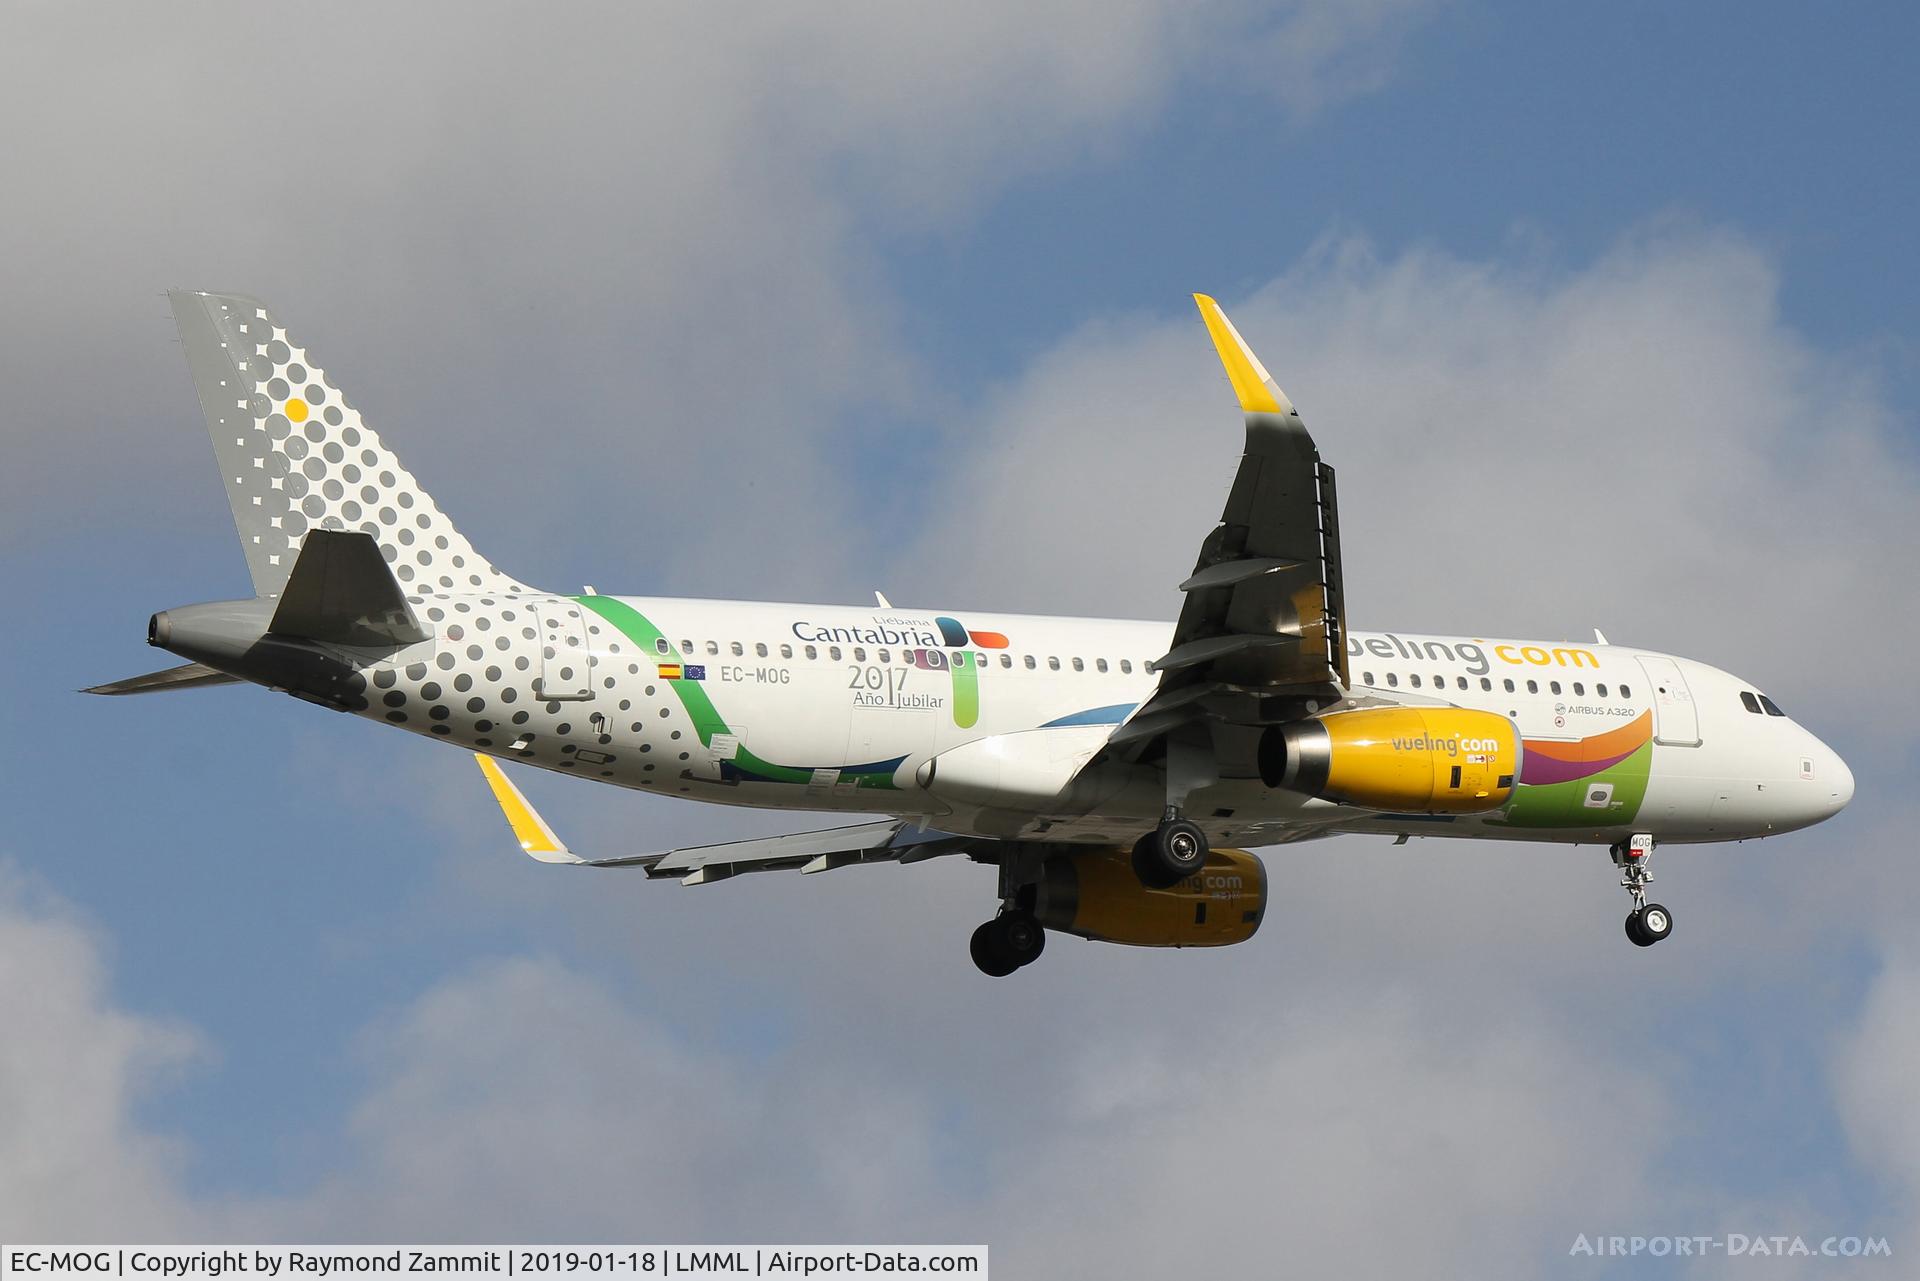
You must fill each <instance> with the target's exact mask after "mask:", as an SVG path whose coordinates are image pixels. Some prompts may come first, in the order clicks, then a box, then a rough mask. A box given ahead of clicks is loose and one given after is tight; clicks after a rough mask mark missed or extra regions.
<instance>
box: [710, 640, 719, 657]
mask: <svg viewBox="0 0 1920 1281" xmlns="http://www.w3.org/2000/svg"><path fill="white" fill-rule="evenodd" d="M719 654H720V642H719V641H708V642H707V657H709V658H717V657H718V656H719Z"/></svg>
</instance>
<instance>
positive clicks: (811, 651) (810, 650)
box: [805, 645, 820, 658]
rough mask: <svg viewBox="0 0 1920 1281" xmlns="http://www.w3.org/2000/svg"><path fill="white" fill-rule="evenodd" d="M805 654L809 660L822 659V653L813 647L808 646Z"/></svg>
mask: <svg viewBox="0 0 1920 1281" xmlns="http://www.w3.org/2000/svg"><path fill="white" fill-rule="evenodd" d="M805 653H806V655H807V657H808V658H818V657H820V651H819V650H818V649H815V648H814V647H813V646H812V645H809V646H807V648H806V651H805Z"/></svg>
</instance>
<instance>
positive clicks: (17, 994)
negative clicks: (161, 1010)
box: [0, 865, 201, 1241]
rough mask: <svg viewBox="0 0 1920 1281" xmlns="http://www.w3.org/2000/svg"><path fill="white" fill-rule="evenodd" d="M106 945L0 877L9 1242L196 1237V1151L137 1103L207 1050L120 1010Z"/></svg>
mask: <svg viewBox="0 0 1920 1281" xmlns="http://www.w3.org/2000/svg"><path fill="white" fill-rule="evenodd" d="M106 969H107V967H106V966H105V965H104V964H103V963H102V959H101V956H100V942H99V939H98V937H97V935H96V934H95V933H94V932H93V931H92V930H90V929H89V928H88V927H87V926H85V925H84V924H82V923H81V922H79V921H78V920H76V919H75V918H74V916H73V915H72V913H71V912H70V911H68V910H66V909H65V908H64V907H63V906H61V905H60V904H58V903H56V902H54V901H52V900H50V899H48V898H47V897H46V896H45V895H44V894H42V893H40V892H38V891H36V890H34V889H33V888H32V887H31V886H30V885H29V884H28V883H27V882H26V881H24V880H23V879H22V878H21V877H20V876H19V875H18V874H17V873H16V872H14V871H13V870H12V869H10V868H8V867H6V866H4V865H0V1236H5V1237H6V1238H7V1239H8V1240H12V1241H19V1240H29V1239H30V1240H37V1241H60V1240H96V1239H99V1234H100V1233H101V1231H102V1230H103V1229H106V1228H111V1229H112V1230H113V1231H115V1232H118V1233H124V1234H126V1235H127V1236H130V1237H144V1238H148V1239H152V1238H155V1237H166V1236H175V1235H181V1234H191V1233H192V1232H193V1231H194V1230H195V1229H194V1225H195V1224H197V1223H199V1222H201V1220H200V1219H199V1218H198V1216H197V1214H196V1212H195V1211H194V1208H193V1206H192V1204H191V1202H190V1200H189V1199H188V1198H187V1197H186V1196H184V1195H183V1194H182V1191H181V1187H180V1178H181V1175H182V1173H183V1170H184V1168H185V1160H184V1158H185V1156H186V1155H187V1154H186V1151H185V1150H184V1149H183V1147H182V1146H181V1145H179V1144H177V1143H175V1142H172V1141H169V1140H168V1139H166V1138H164V1137H162V1136H159V1135H156V1134H154V1133H153V1132H151V1131H150V1130H148V1129H146V1128H145V1127H143V1126H142V1125H141V1123H140V1121H139V1119H138V1113H137V1109H138V1105H139V1104H140V1103H141V1101H142V1100H143V1098H145V1097H146V1096H147V1095H148V1094H150V1093H151V1092H152V1091H153V1089H154V1088H155V1087H156V1086H158V1085H161V1084H164V1083H165V1082H166V1081H167V1080H168V1079H169V1078H170V1077H171V1076H172V1075H173V1074H174V1073H176V1072H177V1071H179V1070H180V1069H182V1068H183V1067H185V1066H186V1065H187V1064H189V1063H190V1062H192V1061H193V1060H194V1059H195V1058H196V1057H197V1056H198V1055H199V1054H200V1052H201V1048H200V1044H199V1042H198V1040H197V1039H196V1038H195V1037H194V1036H193V1035H192V1034H191V1033H189V1032H188V1031H187V1030H185V1029H183V1028H181V1027H178V1026H176V1025H173V1024H171V1023H167V1022H165V1021H162V1020H158V1019H154V1018H150V1017H145V1016H142V1015H137V1014H131V1013H128V1012H127V1011H125V1010H123V1009H121V1008H119V1006H118V1005H117V1003H116V1002H115V1001H114V999H113V997H112V995H111V993H110V992H109V991H108V980H107V974H106Z"/></svg>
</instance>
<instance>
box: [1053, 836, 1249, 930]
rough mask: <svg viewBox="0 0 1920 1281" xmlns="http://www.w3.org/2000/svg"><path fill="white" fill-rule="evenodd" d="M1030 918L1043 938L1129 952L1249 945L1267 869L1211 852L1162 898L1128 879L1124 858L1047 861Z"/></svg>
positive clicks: (1108, 853) (1101, 855)
mask: <svg viewBox="0 0 1920 1281" xmlns="http://www.w3.org/2000/svg"><path fill="white" fill-rule="evenodd" d="M1035 890H1036V897H1035V901H1034V915H1035V916H1036V917H1038V918H1039V920H1040V923H1041V924H1042V925H1044V926H1046V927H1047V928H1048V929H1050V930H1059V931H1060V932H1061V933H1063V934H1078V935H1079V936H1080V937H1081V938H1087V939H1098V940H1100V941H1101V942H1103V943H1126V944H1129V945H1131V946H1133V947H1225V946H1226V945H1227V944H1229V943H1241V942H1244V941H1246V940H1247V939H1250V938H1252V937H1253V933H1254V931H1255V930H1257V929H1259V928H1260V918H1261V916H1262V915H1264V914H1265V912H1266V907H1267V869H1266V866H1265V865H1264V864H1262V863H1261V862H1260V860H1259V859H1258V858H1255V857H1254V856H1253V855H1251V854H1249V853H1247V852H1246V851H1245V850H1214V851H1212V852H1211V853H1209V854H1208V855H1207V862H1206V866H1205V867H1204V868H1202V869H1201V870H1200V871H1199V872H1198V873H1196V874H1195V875H1193V876H1189V877H1188V878H1187V879H1186V880H1184V881H1181V882H1179V883H1178V884H1176V885H1172V886H1169V887H1168V888H1166V889H1164V890H1150V889H1148V888H1147V887H1146V886H1144V885H1142V884H1141V883H1140V879H1139V878H1138V877H1137V876H1135V875H1134V874H1133V863H1132V860H1131V859H1130V858H1129V856H1128V854H1127V852H1126V851H1124V850H1088V851H1086V852H1084V853H1078V854H1072V855H1060V856H1056V857H1054V858H1050V859H1048V860H1047V861H1046V863H1045V865H1044V866H1043V867H1042V868H1041V875H1040V883H1039V884H1038V885H1037V886H1036V887H1035Z"/></svg>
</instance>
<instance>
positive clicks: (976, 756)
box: [361, 594, 1853, 845]
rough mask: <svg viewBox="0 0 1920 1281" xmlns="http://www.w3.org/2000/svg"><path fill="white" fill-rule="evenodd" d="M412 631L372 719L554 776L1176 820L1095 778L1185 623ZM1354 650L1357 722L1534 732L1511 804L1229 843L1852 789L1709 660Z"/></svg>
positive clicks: (1230, 813) (935, 813)
mask: <svg viewBox="0 0 1920 1281" xmlns="http://www.w3.org/2000/svg"><path fill="white" fill-rule="evenodd" d="M415 609H416V610H417V612H418V613H419V614H420V616H421V618H422V621H423V622H424V623H425V624H426V626H427V627H429V628H430V629H431V631H432V632H433V636H432V638H431V639H429V640H427V641H424V642H420V643H418V644H415V645H413V646H410V647H409V648H407V649H405V650H402V651H400V652H399V653H397V654H393V655H390V656H386V657H384V658H382V659H381V660H379V661H378V662H366V661H364V660H363V661H362V663H361V667H362V672H363V675H364V676H365V677H366V679H367V681H368V688H367V690H366V697H367V699H368V701H369V704H370V706H369V708H368V710H367V711H366V712H364V713H363V714H364V715H367V716H369V717H373V718H377V719H382V720H385V721H388V722H390V723H393V724H397V725H400V726H402V727H404V728H407V729H410V730H413V731H415V732H418V733H423V734H431V735H434V736H436V737H441V738H446V739H449V740H451V741H453V742H456V743H459V744H461V745H463V746H466V747H469V748H473V749H476V750H479V751H483V752H491V753H493V754H496V755H500V756H502V757H509V758H514V759H520V760H524V761H526V762H527V763H529V764H533V765H538V766H541V767H543V768H546V769H552V770H558V771H563V772H567V773H572V774H575V775H578V776H581V777H585V778H591V779H595V780H598V781H601V782H608V783H614V784H617V785H619V786H623V787H632V788H638V789H642V790H647V791H654V792H659V793H662V794H666V795H672V796H685V797H690V798H693V799H697V800H705V801H717V802H722V803H726V804H735V805H752V806H764V807H769V808H783V809H802V810H842V811H857V812H871V813H886V814H896V815H916V816H923V817H925V818H926V819H927V821H928V822H929V823H930V824H931V825H933V826H937V827H939V828H941V829H943V830H947V831H953V832H957V833H967V834H977V835H983V836H996V837H1018V838H1022V839H1029V840H1048V841H1070V842H1087V843H1106V844H1114V843H1128V842H1131V841H1132V840H1133V839H1134V838H1135V837H1136V836H1137V835H1138V834H1139V833H1141V832H1143V831H1145V830H1147V829H1149V828H1151V827H1152V826H1153V824H1154V822H1155V821H1156V820H1157V819H1158V818H1159V816H1160V813H1161V809H1162V805H1163V802H1164V784H1163V783H1162V782H1161V781H1160V780H1159V778H1158V775H1157V772H1156V771H1154V770H1153V769H1151V768H1149V767H1141V766H1133V767H1125V766H1115V767H1113V768H1111V769H1107V770H1105V771H1104V772H1102V771H1099V770H1096V771H1091V772H1088V773H1087V774H1082V772H1081V767H1082V766H1083V765H1084V764H1085V763H1086V762H1087V761H1088V760H1089V759H1090V758H1092V757H1093V756H1094V754H1095V753H1096V752H1097V751H1098V750H1099V748H1100V747H1101V745H1102V744H1103V743H1104V742H1105V740H1106V738H1107V737H1108V735H1109V734H1111V733H1112V731H1113V729H1114V727H1115V726H1116V725H1118V724H1120V723H1121V722H1122V721H1124V720H1125V718H1126V717H1127V716H1128V715H1130V714H1131V713H1132V712H1133V710H1134V708H1135V707H1136V706H1138V705H1139V704H1140V703H1141V702H1142V701H1143V700H1145V699H1146V698H1147V697H1148V696H1149V695H1150V694H1151V693H1152V692H1153V690H1154V688H1155V686H1156V685H1157V683H1158V680H1159V678H1158V676H1157V675H1156V674H1155V673H1154V672H1153V671H1152V670H1151V669H1150V667H1149V664H1150V663H1151V662H1152V661H1153V660H1154V659H1156V658H1158V657H1160V655H1161V654H1162V653H1164V652H1165V650H1166V648H1167V645H1168V640H1169V637H1170V636H1171V634H1172V628H1171V626H1170V625H1169V624H1164V623H1147V622H1132V621H1122V620H1110V619H1077V618H1051V617H1043V616H1031V615H989V614H978V613H971V612H958V613H952V614H941V613H936V612H931V611H922V610H901V609H882V608H867V609H860V608H847V607H842V606H825V605H783V604H759V603H745V602H732V601H703V600H674V599H652V598H637V597H607V596H584V597H557V596H528V595H498V594H497V595H485V596H483V595H471V596H426V597H423V598H421V599H420V603H419V604H418V605H416V606H415ZM1348 655H1349V658H1348V662H1349V676H1350V682H1351V688H1350V691H1349V692H1350V695H1351V704H1352V705H1354V706H1364V705H1367V704H1368V703H1369V702H1372V701H1390V702H1396V703H1412V704H1423V703H1424V704H1444V705H1453V706H1459V707H1466V708H1474V709H1480V710H1484V711H1490V712H1494V713H1497V714H1499V715H1502V716H1506V717H1510V718H1511V719H1512V720H1513V721H1514V723H1515V724H1516V725H1517V726H1518V727H1519V730H1520V733H1521V735H1522V737H1523V738H1524V740H1525V743H1526V749H1527V755H1526V763H1525V765H1524V768H1523V772H1522V775H1521V778H1520V784H1521V785H1520V786H1519V787H1518V788H1516V789H1515V795H1514V798H1513V799H1512V800H1511V801H1510V802H1509V803H1508V804H1507V805H1505V806H1503V807H1502V808H1501V809H1500V810H1498V811H1495V812H1492V813H1489V814H1484V815H1475V816H1460V817H1443V818H1433V817H1423V816H1414V815H1402V814H1379V813H1373V812H1369V811H1365V810H1357V809H1353V808H1350V807H1346V806H1341V805H1336V804H1333V803H1331V802H1327V801H1322V800H1313V799H1309V798H1306V797H1302V796H1299V795H1296V794H1291V793H1288V792H1285V791H1281V790H1276V789H1270V788H1268V787H1266V786H1264V785H1263V784H1262V783H1261V782H1260V781H1259V780H1258V779H1238V778H1230V779H1223V780H1221V781H1219V782H1216V783H1213V784H1211V785H1208V786H1205V787H1203V788H1201V789H1199V790H1197V791H1195V792H1194V793H1192V794H1191V795H1190V796H1189V797H1188V800H1187V805H1186V812H1187V813H1188V815H1189V816H1190V817H1192V818H1193V819H1194V820H1195V821H1197V822H1199V823H1200V824H1201V825H1202V826H1204V827H1205V828H1206V829H1207V831H1208V835H1209V837H1210V838H1211V839H1213V840H1216V841H1220V842H1230V843H1238V844H1243V845H1258V844H1263V843H1272V842H1277V841H1284V840H1288V839H1297V838H1298V837H1300V836H1304V835H1311V834H1317V833H1319V832H1322V831H1336V830H1338V831H1373V832H1388V833H1412V834H1416V835H1436V836H1438V835H1457V836H1481V837H1507V838H1517V839H1528V840H1552V841H1562V842H1581V843H1587V842H1607V843H1610V842H1613V841H1617V840H1620V839H1623V838H1624V837H1625V836H1627V835H1629V834H1631V833H1634V832H1647V833H1652V834H1654V835H1656V836H1657V837H1658V838H1659V839H1661V840H1662V841H1703V840H1704V841H1715V840H1736V839H1744V838H1748V837H1758V836H1767V835H1772V834H1774V833H1777V832H1783V831H1790V830H1793V829H1795V828H1799V827H1804V826H1807V825H1808V824H1811V823H1815V822H1818V821H1820V820H1821V819H1823V818H1826V817H1828V816H1829V815H1831V814H1832V813H1834V812H1836V811H1837V810H1838V809H1839V808H1840V807H1842V806H1843V805H1845V804H1846V801H1847V800H1848V799H1849V798H1850V797H1851V795H1852V790H1853V780H1852V776H1851V775H1850V774H1849V773H1848V771H1847V767H1846V765H1845V764H1844V763H1843V762H1842V761H1841V760H1840V758H1839V757H1838V756H1837V755H1836V754H1834V753H1833V752H1832V751H1831V750H1830V749H1829V748H1827V747H1826V746H1825V745H1824V744H1823V743H1821V742H1820V741H1819V740H1818V739H1817V738H1815V737H1814V736H1813V735H1812V734H1811V733H1809V732H1808V731H1806V730H1805V729H1803V728H1801V727H1800V726H1799V725H1797V724H1796V723H1794V722H1793V721H1792V720H1791V719H1789V718H1787V717H1785V716H1781V715H1774V714H1769V713H1767V712H1765V711H1757V710H1749V703H1750V702H1751V703H1752V704H1753V705H1756V706H1757V704H1758V692H1757V690H1756V689H1755V687H1753V686H1751V685H1748V684H1747V683H1745V682H1743V681H1741V680H1739V679H1738V678H1736V677H1734V676H1732V675H1730V674H1728V673H1726V672H1723V671H1720V670H1719V669H1717V668H1713V667H1709V666H1707V665H1705V664H1703V663H1697V662H1693V661H1691V660H1688V659H1681V658H1674V657H1671V656H1668V655H1663V654H1659V653H1657V652H1654V651H1648V650H1639V649H1632V648H1623V647H1620V646H1608V645H1599V644H1591V645H1570V644H1566V643H1564V642H1538V641H1505V640H1500V639H1488V638H1469V637H1446V636H1415V635H1411V634H1405V633H1366V632H1356V633H1353V634H1352V635H1351V636H1350V637H1349V639H1348ZM1743 694H1744V695H1748V696H1750V699H1748V698H1743ZM936 758H940V759H943V760H951V761H954V762H955V763H956V765H958V764H959V763H961V762H964V763H965V764H966V766H967V768H968V769H969V770H970V771H971V772H972V773H971V776H972V777H980V776H982V775H981V771H982V769H984V770H985V771H986V775H985V776H987V777H990V778H993V779H996V780H1003V782H1004V787H1003V790H1002V791H1001V792H1000V793H997V794H994V795H984V794H979V793H977V792H961V793H958V794H956V793H954V792H947V793H946V794H944V795H943V794H942V787H941V784H940V783H939V782H935V783H934V784H933V785H932V786H931V787H929V786H927V785H925V784H926V781H927V779H928V777H929V771H928V770H927V768H926V767H927V764H928V762H929V761H934V760H935V759H936ZM1077 774H1080V775H1081V776H1080V777H1079V778H1078V779H1076V777H1075V776H1076V775H1077ZM951 776H956V777H957V776H958V775H957V772H953V773H951ZM1069 783H1071V784H1072V785H1071V786H1070V787H1069V786H1068V784H1069Z"/></svg>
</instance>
